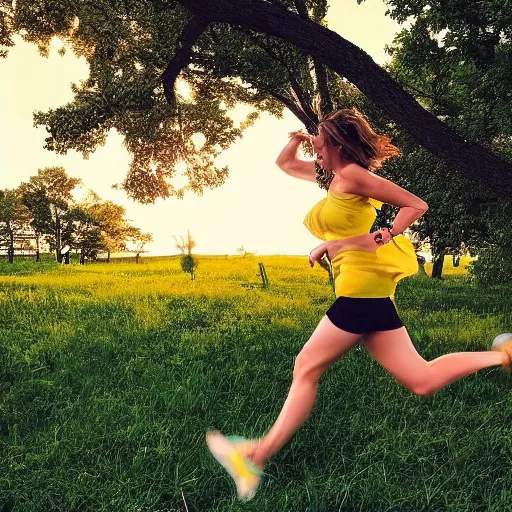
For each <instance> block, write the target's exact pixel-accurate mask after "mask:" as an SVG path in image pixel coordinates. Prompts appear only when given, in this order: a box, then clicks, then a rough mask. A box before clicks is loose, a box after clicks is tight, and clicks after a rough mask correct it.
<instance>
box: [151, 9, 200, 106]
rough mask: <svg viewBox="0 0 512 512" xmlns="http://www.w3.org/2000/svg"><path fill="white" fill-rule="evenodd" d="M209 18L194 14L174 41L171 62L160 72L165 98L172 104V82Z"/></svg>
mask: <svg viewBox="0 0 512 512" xmlns="http://www.w3.org/2000/svg"><path fill="white" fill-rule="evenodd" d="M209 24H210V20H209V19H207V18H204V17H203V16H201V15H200V14H194V15H193V16H192V18H191V19H190V21H189V22H188V25H187V26H186V27H185V29H184V30H183V33H182V34H181V39H179V40H178V42H177V43H176V53H175V55H174V58H173V59H172V61H171V63H170V64H169V65H168V66H167V68H166V69H165V71H164V72H163V73H162V75H161V78H162V82H163V86H164V94H165V98H166V99H167V101H168V102H169V104H171V105H174V104H175V102H176V97H175V95H174V83H175V82H176V78H178V75H179V74H180V71H181V70H182V69H183V68H184V67H185V66H187V64H188V62H189V60H190V54H191V52H192V46H194V43H196V42H197V40H198V39H199V38H200V37H201V35H202V34H203V32H204V31H205V30H206V29H207V28H208V25H209Z"/></svg>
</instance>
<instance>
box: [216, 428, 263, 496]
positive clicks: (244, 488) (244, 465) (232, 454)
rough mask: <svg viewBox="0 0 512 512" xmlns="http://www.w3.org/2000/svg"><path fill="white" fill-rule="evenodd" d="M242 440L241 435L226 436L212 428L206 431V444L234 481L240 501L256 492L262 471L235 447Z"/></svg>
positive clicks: (242, 441)
mask: <svg viewBox="0 0 512 512" xmlns="http://www.w3.org/2000/svg"><path fill="white" fill-rule="evenodd" d="M244 441H245V440H244V439H243V438H241V437H232V438H227V437H225V436H223V435H222V434H221V433H220V432H217V431H214V430H210V431H208V432H207V433H206V444H207V445H208V448H209V450H210V452H211V453H212V455H213V456H214V457H215V458H216V459H217V461H218V462H219V463H220V464H221V465H222V466H223V467H224V469H225V470H226V471H227V472H228V473H229V474H230V476H231V478H233V480H234V481H235V485H236V490H237V492H238V497H239V498H240V499H241V500H242V501H249V500H250V499H252V498H254V495H255V494H256V489H257V488H258V485H259V483H260V480H261V475H262V474H263V471H262V470H261V469H259V468H257V467H256V466H254V464H252V463H251V462H250V461H249V460H248V459H246V458H244V457H243V456H242V455H241V453H240V451H239V450H238V449H237V444H238V443H244Z"/></svg>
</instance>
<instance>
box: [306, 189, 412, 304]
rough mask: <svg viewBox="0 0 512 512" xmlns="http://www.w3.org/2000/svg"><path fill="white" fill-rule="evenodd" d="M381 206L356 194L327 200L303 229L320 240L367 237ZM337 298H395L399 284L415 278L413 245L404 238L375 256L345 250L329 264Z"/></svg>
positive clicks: (329, 193)
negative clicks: (405, 278) (406, 278)
mask: <svg viewBox="0 0 512 512" xmlns="http://www.w3.org/2000/svg"><path fill="white" fill-rule="evenodd" d="M381 206H382V203H381V202H380V201H376V200H375V199H371V198H366V197H362V196H358V195H356V194H335V193H333V192H332V191H331V190H328V191H327V197H326V198H325V199H322V200H321V201H320V202H318V203H317V204H316V205H315V206H313V208H312V209H311V210H310V211H309V212H308V214H307V215H306V218H305V219H304V225H305V226H306V227H307V228H308V229H309V231H310V232H311V233H312V234H313V235H314V236H316V237H317V238H319V239H320V240H324V241H327V240H340V239H346V238H351V237H354V236H358V235H363V234H365V233H369V232H370V229H371V227H372V225H373V223H374V221H375V218H376V216H377V214H376V212H375V208H380V207H381ZM331 265H332V270H333V274H334V280H335V281H334V285H335V292H336V297H359V298H379V297H392V298H393V297H394V294H395V289H396V285H397V283H398V281H400V279H403V278H404V277H408V276H411V275H414V274H416V272H417V271H418V262H417V259H416V253H415V251H414V247H413V245H412V243H411V242H410V241H409V240H408V239H407V238H406V237H405V236H403V235H398V236H396V237H394V238H393V240H392V241H391V242H389V243H387V244H385V245H383V246H380V247H379V248H378V249H377V250H376V251H375V252H367V251H363V250H355V249H354V248H350V247H346V248H344V249H343V250H342V251H341V252H340V253H338V254H337V255H336V256H335V257H334V258H333V259H332V261H331Z"/></svg>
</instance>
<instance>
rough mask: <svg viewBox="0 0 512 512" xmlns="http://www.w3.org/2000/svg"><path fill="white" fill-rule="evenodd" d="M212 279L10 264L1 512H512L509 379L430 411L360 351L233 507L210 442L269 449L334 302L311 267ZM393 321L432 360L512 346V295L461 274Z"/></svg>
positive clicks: (162, 265)
mask: <svg viewBox="0 0 512 512" xmlns="http://www.w3.org/2000/svg"><path fill="white" fill-rule="evenodd" d="M258 261H263V262H264V264H265V267H266V270H267V274H268V277H269V280H270V287H269V288H268V289H263V288H262V287H261V280H260V277H259V271H258V265H257V263H258ZM199 262H200V264H199V268H198V270H197V272H196V279H195V281H191V280H190V276H188V274H183V273H182V272H181V271H180V265H179V257H174V258H142V259H141V263H140V264H138V265H136V264H134V263H131V264H127V263H116V264H115V265H107V264H97V265H86V266H84V267H80V266H78V265H70V266H57V265H56V264H54V263H53V262H51V261H46V262H43V264H41V265H36V264H34V263H32V262H17V263H15V264H14V265H9V264H7V263H5V262H0V464H1V466H0V467H1V468H2V470H1V471H0V511H2V512H6V511H23V512H25V511H45V512H46V511H53V510H59V511H60V510H62V511H66V512H68V511H69V512H72V511H89V510H91V511H133V512H135V511H154V512H156V511H180V512H181V511H187V510H188V511H215V512H226V511H228V512H231V511H258V512H260V511H262V512H266V511H268V512H276V511H294V512H297V511H311V512H320V511H329V512H330V511H338V510H346V511H356V510H362V511H414V512H418V511H441V510H450V511H461V512H462V511H498V510H499V511H503V510H512V506H511V505H510V503H511V498H512V491H511V489H512V463H511V460H512V435H511V434H512V428H511V425H512V395H511V394H510V387H511V381H510V380H509V377H508V376H507V375H506V374H505V373H504V372H503V371H502V370H501V369H499V368H490V369H485V370H481V371H480V372H478V373H477V374H474V375H471V376H468V377H466V378H464V379H462V380H460V381H458V382H455V383H454V384H452V385H450V386H448V387H446V388H444V389H443V390H441V391H439V392H438V393H436V394H434V395H432V396H430V397H426V398H421V397H419V396H416V395H414V394H412V393H411V392H410V391H408V390H406V389H404V388H403V387H401V386H400V385H398V384H397V383H396V382H395V381H394V380H393V378H392V377H391V376H390V375H389V374H387V373H386V372H385V371H384V370H383V369H382V368H381V367H380V366H379V365H378V363H376V362H375V361H374V360H373V359H372V358H371V357H370V356H369V355H368V354H367V352H366V351H365V350H364V348H362V347H357V348H355V349H353V350H352V351H351V352H350V353H349V354H348V355H347V356H346V357H344V358H343V359H342V360H341V361H339V362H338V363H337V364H336V365H335V366H334V367H333V368H332V369H331V370H330V371H329V372H327V374H326V375H325V376H324V377H323V378H322V381H321V385H320V391H319V396H318V400H317V403H316V405H315V408H314V410H313V414H312V416H311V418H310V419H309V420H308V421H307V423H306V424H305V425H304V427H303V428H302V429H301V430H300V431H299V432H298V433H297V435H296V436H295V437H294V439H293V440H292V442H291V443H290V444H289V445H287V446H286V447H285V448H284V449H283V450H281V451H280V452H279V453H278V454H276V455H275V456H274V457H273V458H272V459H271V461H270V462H269V464H268V466H267V468H266V472H267V473H268V476H266V477H265V480H264V482H263V483H262V485H261V488H260V490H259V491H258V493H257V495H256V497H255V499H254V500H253V501H251V502H249V503H248V504H243V503H240V502H238V501H237V500H236V497H235V491H234V486H233V485H232V483H231V482H230V479H229V478H228V477H227V475H226V474H225V472H224V471H223V470H222V468H221V467H220V466H219V465H218V464H217V463H216V462H215V460H214V459H213V458H212V457H211V455H210V454H209V452H208V451H207V449H206V446H205V443H204V435H205V432H206V430H208V429H210V428H215V429H219V430H221V431H222V432H224V433H226V434H241V435H245V436H247V437H252V436H260V435H262V434H264V433H265V431H266V430H267V429H268V428H269V427H270V425H271V424H272V422H273V421H274V419H275V418H276V416H277V414H278V413H279V410H280V408H281V406H282V403H283V401H284V399H285V397H286V394H287V391H288V388H289V386H290V383H291V376H292V370H293V363H294V358H295V356H296V355H297V353H298V352H299V351H300V349H301V347H302V345H303V344H304V343H305V342H306V341H307V339H308V338H309V336H310V334H311V332H312V331H313V329H314V328H315V326H316V324H317V322H318V321H319V319H320V318H321V316H322V315H323V313H324V312H325V310H326V309H327V308H328V307H329V305H330V304H331V302H332V300H333V296H332V291H331V289H330V288H329V285H328V280H327V275H326V273H325V272H324V271H323V270H322V269H320V268H318V267H317V268H315V269H311V268H310V267H309V265H308V263H307V258H306V257H278V256H275V257H270V256H262V257H255V258H249V257H248V258H240V257H228V258H226V257H199ZM457 271H459V269H457ZM396 301H397V305H398V308H399V310H400V314H401V317H402V319H403V321H404V323H405V324H406V326H407V328H408V331H409V333H410V335H411V338H412V339H413V341H414V344H415V346H416V347H417V349H418V351H419V352H420V353H421V354H422V356H423V357H425V358H426V359H428V360H430V359H433V358H435V357H438V356H440V355H442V354H445V353H447V352H454V351H473V350H486V349H488V347H489V345H490V342H491V340H492V339H493V338H494V336H496V335H497V334H498V333H500V332H506V331H511V330H512V307H511V300H510V288H509V286H503V287H494V288H492V289H488V290H486V289H478V288H475V286H474V285H472V284H471V282H470V281H469V280H468V278H467V276H465V275H464V274H463V273H460V275H455V274H450V273H448V276H447V279H445V280H444V281H442V282H439V281H435V280H431V279H429V278H427V277H422V276H419V275H418V276H416V277H414V278H410V279H407V280H404V281H403V282H401V283H400V285H399V288H398V293H397V297H396Z"/></svg>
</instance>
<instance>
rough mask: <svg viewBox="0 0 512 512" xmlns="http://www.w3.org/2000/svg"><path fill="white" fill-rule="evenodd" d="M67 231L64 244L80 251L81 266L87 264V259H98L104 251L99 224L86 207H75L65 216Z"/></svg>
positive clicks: (65, 231) (65, 230) (64, 235)
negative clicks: (98, 255) (99, 253)
mask: <svg viewBox="0 0 512 512" xmlns="http://www.w3.org/2000/svg"><path fill="white" fill-rule="evenodd" d="M63 220H64V221H65V226H66V227H65V229H64V231H63V242H64V243H66V244H67V245H69V246H70V248H73V249H76V250H77V251H80V259H79V263H80V265H84V264H85V259H86V258H89V259H96V256H97V254H98V252H99V251H101V250H102V249H103V239H102V236H101V229H100V226H99V225H98V222H97V221H96V220H95V219H94V217H93V216H92V215H91V214H90V213H89V212H88V211H87V209H86V207H84V206H80V205H75V206H73V207H71V208H70V209H69V210H68V211H67V212H66V213H65V214H64V219H63Z"/></svg>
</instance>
